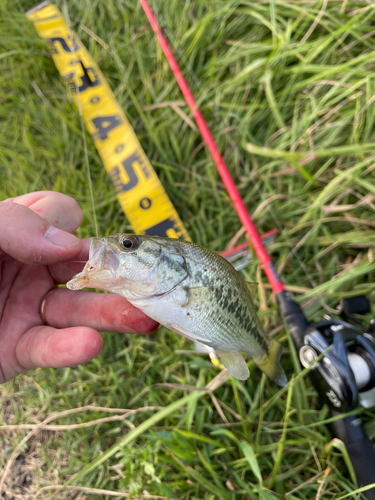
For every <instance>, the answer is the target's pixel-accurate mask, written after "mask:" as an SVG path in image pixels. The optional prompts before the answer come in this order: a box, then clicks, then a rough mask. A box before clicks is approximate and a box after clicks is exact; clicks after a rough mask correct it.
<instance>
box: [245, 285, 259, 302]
mask: <svg viewBox="0 0 375 500" xmlns="http://www.w3.org/2000/svg"><path fill="white" fill-rule="evenodd" d="M245 283H246V285H247V288H248V289H249V291H250V293H251V296H252V297H253V298H254V297H255V295H256V293H257V290H258V285H259V283H257V282H256V281H246V282H245Z"/></svg>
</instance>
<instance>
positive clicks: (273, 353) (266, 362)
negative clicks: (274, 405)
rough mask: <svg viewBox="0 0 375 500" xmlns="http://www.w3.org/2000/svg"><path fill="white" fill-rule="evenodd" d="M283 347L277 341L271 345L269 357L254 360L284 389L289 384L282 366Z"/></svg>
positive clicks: (272, 341) (273, 341)
mask: <svg viewBox="0 0 375 500" xmlns="http://www.w3.org/2000/svg"><path fill="white" fill-rule="evenodd" d="M283 349H284V348H283V346H282V345H281V344H280V342H278V341H277V340H275V339H272V340H271V341H270V343H269V352H268V356H263V357H262V358H258V359H254V361H255V363H256V365H257V366H258V367H259V368H260V369H261V370H262V371H263V372H264V373H265V374H266V375H268V376H269V378H270V379H271V380H273V381H274V382H276V384H278V385H280V386H281V387H284V385H286V384H287V383H288V379H287V378H286V375H285V372H284V370H283V368H282V366H281V364H280V356H281V353H282V352H283Z"/></svg>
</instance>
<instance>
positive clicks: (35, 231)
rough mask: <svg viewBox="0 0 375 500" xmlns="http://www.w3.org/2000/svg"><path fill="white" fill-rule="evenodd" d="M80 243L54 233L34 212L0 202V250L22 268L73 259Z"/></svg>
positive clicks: (64, 235) (15, 204) (59, 230)
mask: <svg viewBox="0 0 375 500" xmlns="http://www.w3.org/2000/svg"><path fill="white" fill-rule="evenodd" d="M81 248H82V241H81V240H80V239H79V238H77V237H76V236H74V235H73V234H70V233H67V232H65V231H62V230H61V229H57V228H56V227H54V226H51V225H50V223H49V222H48V221H47V220H45V219H42V218H41V217H39V215H37V214H36V213H35V212H34V211H33V210H30V209H29V208H27V207H25V206H23V205H19V204H18V203H14V202H13V201H12V200H7V201H2V202H0V249H1V250H2V251H3V252H4V253H6V254H8V255H10V256H11V257H14V258H15V259H17V260H19V261H20V262H23V263H25V264H54V263H56V262H60V261H64V260H69V259H72V258H73V257H75V256H76V255H77V254H78V253H79V252H80V250H81Z"/></svg>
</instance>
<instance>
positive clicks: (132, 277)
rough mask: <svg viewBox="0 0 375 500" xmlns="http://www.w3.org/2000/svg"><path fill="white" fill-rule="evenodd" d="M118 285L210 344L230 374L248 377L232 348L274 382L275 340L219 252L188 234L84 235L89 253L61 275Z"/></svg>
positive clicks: (162, 318)
mask: <svg viewBox="0 0 375 500" xmlns="http://www.w3.org/2000/svg"><path fill="white" fill-rule="evenodd" d="M67 287H68V288H70V289H71V290H79V289H81V288H84V287H92V288H98V289H101V290H107V291H109V292H114V293H118V294H119V295H122V296H123V297H125V298H126V299H127V300H128V301H129V302H131V303H132V304H133V305H134V306H136V307H138V308H139V309H141V310H142V311H143V312H144V313H145V314H147V315H148V316H150V317H151V318H153V319H155V320H156V321H158V322H159V323H161V324H163V325H165V326H166V327H168V328H170V329H171V330H173V331H175V332H177V333H179V334H181V335H183V336H184V337H187V338H188V339H190V340H193V341H194V342H200V343H201V344H204V345H206V346H210V347H213V348H214V349H215V351H216V353H217V354H218V355H219V356H220V358H221V361H222V363H223V365H224V366H225V367H226V368H227V369H228V370H229V372H230V373H231V374H232V375H233V376H234V377H237V378H238V379H241V380H245V379H247V378H248V377H249V369H248V366H247V364H246V362H245V360H244V358H243V356H242V355H241V354H240V351H244V352H245V353H248V354H250V356H251V357H252V358H253V359H254V361H255V363H256V364H257V365H258V367H259V368H260V369H261V370H262V371H263V372H264V373H266V374H267V375H268V376H269V377H270V378H271V379H272V380H274V381H275V382H276V383H278V384H279V385H285V384H286V383H287V378H286V376H285V373H284V370H283V369H282V367H281V365H280V355H281V352H282V346H281V344H280V343H279V342H277V341H276V340H274V339H272V340H270V339H268V338H267V336H266V334H265V332H264V329H263V326H262V324H261V322H260V320H259V318H258V316H257V313H256V310H255V305H254V300H253V295H254V293H255V290H256V284H255V283H248V282H246V281H244V280H243V279H242V277H241V276H240V274H239V273H238V272H237V271H236V270H235V269H234V268H233V267H232V265H231V264H230V263H229V262H227V261H226V260H225V259H223V258H222V257H220V255H218V254H216V253H214V252H212V251H210V250H207V249H206V248H203V247H200V246H198V245H195V244H194V243H190V242H189V241H183V240H177V239H169V238H158V237H155V236H136V235H133V234H122V235H115V236H108V237H106V238H92V239H91V246H90V254H89V260H88V262H87V263H86V265H85V267H84V269H83V270H82V272H81V273H79V274H77V275H76V276H75V277H74V278H73V279H72V280H71V281H69V282H68V283H67Z"/></svg>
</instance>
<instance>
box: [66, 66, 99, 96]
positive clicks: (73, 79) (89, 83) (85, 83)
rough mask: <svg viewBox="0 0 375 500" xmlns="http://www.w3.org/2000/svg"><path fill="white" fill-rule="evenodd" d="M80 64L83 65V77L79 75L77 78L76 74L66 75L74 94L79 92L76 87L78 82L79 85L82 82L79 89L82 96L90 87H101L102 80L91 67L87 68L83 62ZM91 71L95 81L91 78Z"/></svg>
mask: <svg viewBox="0 0 375 500" xmlns="http://www.w3.org/2000/svg"><path fill="white" fill-rule="evenodd" d="M79 63H80V64H81V67H82V69H83V73H84V74H83V75H81V76H79V75H77V76H76V75H75V74H74V73H69V74H68V75H65V78H66V81H67V83H68V85H69V88H70V90H71V92H72V93H73V92H77V87H76V84H77V80H78V83H79V80H81V82H80V84H79V87H78V92H79V93H80V94H81V93H82V92H84V91H85V90H86V89H87V88H89V87H97V86H98V85H100V79H99V76H98V75H97V74H96V73H95V71H94V68H92V67H91V66H90V67H88V68H86V67H85V66H84V65H83V62H82V61H81V60H80V61H79ZM72 64H75V62H73V63H72ZM89 71H91V73H92V75H93V77H94V79H92V77H90V75H89Z"/></svg>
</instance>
